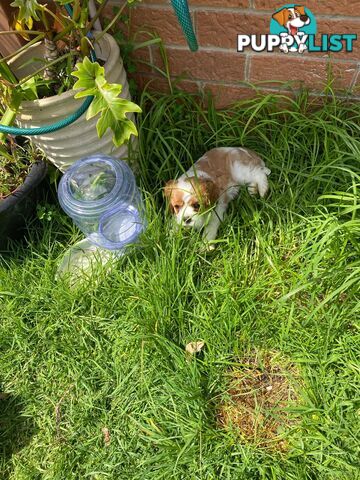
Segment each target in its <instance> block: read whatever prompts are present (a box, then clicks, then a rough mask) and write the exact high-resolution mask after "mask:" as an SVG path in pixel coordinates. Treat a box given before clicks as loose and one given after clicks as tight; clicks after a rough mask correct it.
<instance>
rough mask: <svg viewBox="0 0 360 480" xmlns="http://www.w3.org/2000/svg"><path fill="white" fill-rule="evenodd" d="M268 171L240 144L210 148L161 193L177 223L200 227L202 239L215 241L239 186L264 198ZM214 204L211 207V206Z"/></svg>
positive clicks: (261, 161)
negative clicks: (238, 145) (202, 230)
mask: <svg viewBox="0 0 360 480" xmlns="http://www.w3.org/2000/svg"><path fill="white" fill-rule="evenodd" d="M269 174H270V170H269V169H268V168H266V166H265V163H264V161H263V160H262V159H261V158H260V157H259V156H258V155H257V154H256V153H255V152H254V151H252V150H249V149H247V148H240V147H222V148H213V149H212V150H209V151H208V152H206V153H205V154H204V155H203V156H202V157H201V158H199V160H198V161H197V162H196V163H195V164H194V165H193V167H191V168H190V170H188V171H187V172H186V173H184V174H183V175H181V177H180V178H179V179H178V180H170V181H169V182H167V184H166V186H165V189H164V193H165V196H166V197H167V198H168V200H169V204H170V208H171V211H172V213H173V214H174V215H175V220H176V222H177V223H178V224H180V225H183V226H184V227H187V228H191V227H193V228H195V229H196V230H200V229H202V228H203V227H204V239H205V240H206V241H207V242H209V241H211V240H215V238H216V235H217V231H218V228H219V225H220V222H221V221H222V219H223V218H224V214H225V212H226V209H227V207H228V204H229V202H230V201H231V200H233V199H234V198H235V197H236V196H237V195H238V193H239V189H240V186H241V185H246V186H247V187H248V190H249V193H250V194H251V195H255V194H256V193H259V195H260V196H261V197H264V196H265V195H266V193H267V191H268V189H269V186H268V180H267V176H268V175H269ZM212 207H213V208H212Z"/></svg>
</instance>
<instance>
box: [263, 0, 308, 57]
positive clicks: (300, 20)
mask: <svg viewBox="0 0 360 480" xmlns="http://www.w3.org/2000/svg"><path fill="white" fill-rule="evenodd" d="M272 18H273V19H274V20H276V21H277V22H278V23H279V24H280V25H281V26H282V27H285V28H286V29H287V31H288V34H289V35H292V36H293V37H294V36H295V35H299V36H300V35H304V32H299V29H300V28H302V27H304V26H305V25H309V23H310V18H309V17H308V15H307V14H306V13H305V8H304V7H303V6H301V5H295V6H294V7H292V8H283V9H282V10H280V11H279V12H276V13H274V15H273V16H272ZM281 35H285V34H281ZM280 49H281V50H282V51H283V52H284V53H288V51H289V48H288V46H287V45H286V44H283V45H281V47H280ZM306 49H307V46H306V45H305V43H302V44H301V45H299V48H298V49H297V48H296V47H291V48H290V51H291V52H296V51H299V53H303V52H304V50H306Z"/></svg>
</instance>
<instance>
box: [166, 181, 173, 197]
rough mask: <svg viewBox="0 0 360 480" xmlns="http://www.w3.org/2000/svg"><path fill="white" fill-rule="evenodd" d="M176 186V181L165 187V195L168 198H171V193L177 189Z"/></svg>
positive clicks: (169, 182)
mask: <svg viewBox="0 0 360 480" xmlns="http://www.w3.org/2000/svg"><path fill="white" fill-rule="evenodd" d="M175 185H176V181H175V180H169V181H168V182H167V183H166V185H165V187H164V195H165V197H166V198H170V197H171V193H172V191H173V190H174V188H175Z"/></svg>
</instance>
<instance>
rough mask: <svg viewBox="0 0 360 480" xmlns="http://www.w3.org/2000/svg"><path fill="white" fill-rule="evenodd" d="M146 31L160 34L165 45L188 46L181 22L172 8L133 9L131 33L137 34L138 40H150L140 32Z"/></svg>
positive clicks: (138, 7)
mask: <svg viewBox="0 0 360 480" xmlns="http://www.w3.org/2000/svg"><path fill="white" fill-rule="evenodd" d="M141 30H146V31H149V32H155V33H156V34H158V35H159V36H160V37H161V39H162V40H163V41H164V42H165V43H169V44H172V45H187V42H186V39H185V37H184V34H183V32H182V30H181V27H180V25H179V22H178V20H177V18H176V16H175V14H174V11H173V9H172V8H171V7H166V6H164V7H163V8H153V7H151V6H137V7H135V8H132V9H131V33H132V34H135V33H136V32H137V36H136V40H137V41H140V40H142V39H147V40H148V39H149V36H148V35H145V36H144V35H141V34H139V32H140V31H141Z"/></svg>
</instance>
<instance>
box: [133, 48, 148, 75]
mask: <svg viewBox="0 0 360 480" xmlns="http://www.w3.org/2000/svg"><path fill="white" fill-rule="evenodd" d="M131 60H132V62H133V63H134V64H135V67H136V71H137V72H141V73H144V72H148V73H151V72H152V65H151V63H152V62H151V57H150V49H149V47H143V48H138V49H137V50H134V51H133V52H132V54H131Z"/></svg>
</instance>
